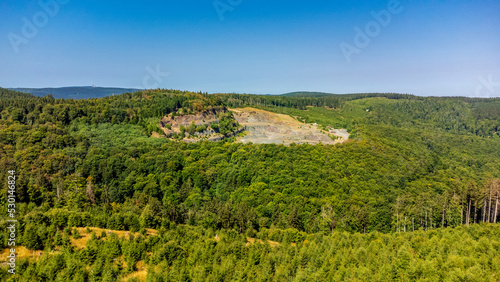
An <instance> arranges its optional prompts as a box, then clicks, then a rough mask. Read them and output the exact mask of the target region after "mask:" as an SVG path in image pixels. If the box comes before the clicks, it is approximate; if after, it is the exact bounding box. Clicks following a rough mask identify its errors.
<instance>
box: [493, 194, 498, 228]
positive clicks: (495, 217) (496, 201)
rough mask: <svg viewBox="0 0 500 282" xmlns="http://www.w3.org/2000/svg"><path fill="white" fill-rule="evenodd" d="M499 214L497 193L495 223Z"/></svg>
mask: <svg viewBox="0 0 500 282" xmlns="http://www.w3.org/2000/svg"><path fill="white" fill-rule="evenodd" d="M497 216H498V194H497V200H496V202H495V217H494V218H493V223H497Z"/></svg>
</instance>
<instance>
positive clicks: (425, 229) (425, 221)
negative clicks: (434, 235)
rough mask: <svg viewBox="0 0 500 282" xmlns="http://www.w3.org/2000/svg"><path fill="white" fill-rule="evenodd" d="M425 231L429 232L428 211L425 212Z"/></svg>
mask: <svg viewBox="0 0 500 282" xmlns="http://www.w3.org/2000/svg"><path fill="white" fill-rule="evenodd" d="M425 230H427V211H425Z"/></svg>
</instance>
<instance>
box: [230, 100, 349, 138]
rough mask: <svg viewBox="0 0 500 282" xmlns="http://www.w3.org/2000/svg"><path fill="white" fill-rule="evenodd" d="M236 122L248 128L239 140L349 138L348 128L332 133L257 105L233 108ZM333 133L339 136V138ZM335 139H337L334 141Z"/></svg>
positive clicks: (333, 130)
mask: <svg viewBox="0 0 500 282" xmlns="http://www.w3.org/2000/svg"><path fill="white" fill-rule="evenodd" d="M230 110H231V111H232V112H233V114H234V117H235V119H236V121H238V123H239V124H241V125H243V126H244V127H245V131H246V132H247V135H246V136H244V137H241V138H239V139H238V141H239V142H242V143H249V142H252V143H254V144H284V145H290V144H292V143H295V144H313V145H314V144H319V143H322V144H337V143H343V142H345V141H346V140H347V139H349V133H347V131H346V130H345V129H332V130H330V131H329V132H328V131H325V130H322V129H320V128H319V127H318V126H317V125H316V124H306V123H302V122H300V121H298V120H296V119H294V118H293V117H291V116H288V115H283V114H276V113H272V112H269V111H264V110H260V109H255V108H238V109H230ZM331 136H336V137H337V139H335V138H332V137H331ZM334 139H335V140H334Z"/></svg>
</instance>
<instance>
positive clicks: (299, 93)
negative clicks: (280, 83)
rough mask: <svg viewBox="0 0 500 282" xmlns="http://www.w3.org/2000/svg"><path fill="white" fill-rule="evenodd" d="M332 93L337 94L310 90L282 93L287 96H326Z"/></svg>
mask: <svg viewBox="0 0 500 282" xmlns="http://www.w3.org/2000/svg"><path fill="white" fill-rule="evenodd" d="M330 95H336V94H333V93H325V92H308V91H298V92H290V93H286V94H282V95H281V96H285V97H316V98H317V97H326V96H330Z"/></svg>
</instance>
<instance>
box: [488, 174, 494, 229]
mask: <svg viewBox="0 0 500 282" xmlns="http://www.w3.org/2000/svg"><path fill="white" fill-rule="evenodd" d="M492 186H493V183H492V184H490V204H489V205H488V222H491V192H492V190H493V189H492V188H493V187H492Z"/></svg>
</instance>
